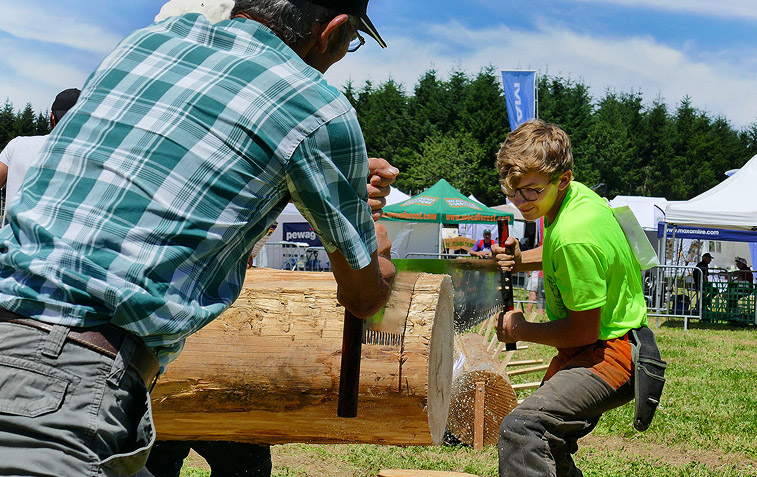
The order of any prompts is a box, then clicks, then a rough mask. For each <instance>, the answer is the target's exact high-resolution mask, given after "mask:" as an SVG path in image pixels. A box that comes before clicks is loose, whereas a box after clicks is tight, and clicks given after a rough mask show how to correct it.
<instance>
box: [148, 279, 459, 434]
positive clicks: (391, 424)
mask: <svg viewBox="0 0 757 477" xmlns="http://www.w3.org/2000/svg"><path fill="white" fill-rule="evenodd" d="M452 296H453V293H452V283H451V280H450V278H449V277H448V276H446V275H429V274H421V275H420V276H419V277H418V279H417V281H416V284H415V288H414V291H413V294H412V299H411V303H410V310H409V313H408V318H407V323H406V326H405V332H404V340H403V345H402V347H401V348H400V347H391V346H379V345H372V344H365V345H363V352H362V364H361V378H360V395H359V406H358V417H357V418H353V419H343V418H338V417H337V413H336V410H337V406H336V404H337V394H338V386H339V366H340V356H341V343H342V326H343V323H344V320H343V317H344V308H343V307H341V306H340V305H338V303H337V301H336V283H335V281H334V278H333V275H332V274H330V273H318V272H291V271H280V270H271V269H253V270H250V271H249V272H248V274H247V277H246V280H245V284H244V290H243V292H242V294H241V295H240V297H239V298H238V299H237V301H236V302H235V303H234V304H233V306H232V307H231V308H230V309H229V310H227V311H226V312H225V313H224V314H222V315H221V316H220V317H219V318H217V319H216V320H214V321H213V322H212V323H210V324H209V325H208V326H206V327H205V328H203V329H201V330H200V331H199V332H197V333H195V334H194V335H192V336H190V337H189V338H188V339H187V342H186V346H185V348H184V350H183V351H182V353H181V355H180V356H179V358H178V359H177V360H176V361H175V362H173V363H171V364H170V365H169V366H168V369H167V371H166V373H165V374H164V375H163V376H161V378H160V380H159V381H158V385H157V386H156V388H155V390H154V391H153V393H152V401H153V414H154V418H155V423H156V427H157V431H158V438H159V439H177V440H188V439H203V440H233V441H239V442H253V443H267V444H280V443H291V442H311V443H337V442H345V443H346V442H350V443H372V444H395V445H431V444H440V443H441V441H442V438H443V434H444V428H445V425H446V421H447V414H448V410H449V402H450V387H451V381H452V364H453V343H452V340H453V323H452V320H453V303H452Z"/></svg>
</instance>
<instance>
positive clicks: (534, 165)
mask: <svg viewBox="0 0 757 477" xmlns="http://www.w3.org/2000/svg"><path fill="white" fill-rule="evenodd" d="M572 169H573V152H572V151H571V146H570V138H569V137H568V134H567V133H566V132H565V131H563V130H562V129H560V128H559V127H558V126H556V125H554V124H551V123H548V122H545V121H542V120H541V119H532V120H531V121H528V122H525V123H523V124H521V125H520V126H519V127H518V128H517V129H516V130H515V131H512V132H510V133H509V134H508V135H507V138H506V139H505V142H504V143H502V147H501V148H500V149H499V152H498V153H497V172H499V178H500V179H499V180H500V183H501V184H502V185H503V186H505V187H506V188H507V189H509V190H514V189H515V188H516V187H517V186H518V184H519V183H520V180H521V178H522V177H523V176H524V175H526V174H529V173H531V172H540V173H543V174H546V175H547V176H549V181H550V182H554V181H556V180H557V179H558V178H559V177H560V175H562V173H563V172H565V171H569V170H572Z"/></svg>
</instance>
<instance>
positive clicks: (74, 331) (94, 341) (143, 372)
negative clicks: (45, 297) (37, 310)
mask: <svg viewBox="0 0 757 477" xmlns="http://www.w3.org/2000/svg"><path fill="white" fill-rule="evenodd" d="M0 321H5V322H9V323H16V324H19V325H24V326H29V327H31V328H37V329H39V330H43V331H47V332H49V331H50V330H52V329H53V325H51V324H50V323H45V322H42V321H39V320H33V319H31V318H26V317H23V316H21V315H18V314H16V313H13V312H10V311H8V310H4V309H2V308H0ZM68 328H69V332H68V335H67V336H66V339H67V340H69V341H71V342H73V343H77V344H79V345H81V346H84V347H85V348H89V349H91V350H92V351H96V352H98V353H100V354H104V355H105V356H109V357H111V358H114V359H115V357H116V355H117V354H118V350H119V349H121V345H122V344H123V342H124V340H125V339H126V336H127V334H128V332H127V331H125V330H123V329H121V328H118V327H116V326H113V325H107V324H106V325H98V326H92V327H89V328H80V327H75V326H71V327H68ZM133 338H134V341H135V342H136V347H135V348H134V353H133V354H132V357H131V361H130V362H129V367H130V368H131V369H132V370H134V371H135V372H136V373H137V374H138V375H139V377H140V378H142V381H143V382H144V383H145V386H147V389H148V390H151V388H152V386H153V384H154V382H155V377H156V376H157V375H158V370H159V368H160V366H159V364H158V358H157V357H156V356H155V354H154V353H153V352H152V351H151V350H150V348H148V347H147V345H146V344H144V342H143V341H142V340H141V339H140V338H139V337H137V336H133Z"/></svg>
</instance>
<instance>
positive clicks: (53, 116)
mask: <svg viewBox="0 0 757 477" xmlns="http://www.w3.org/2000/svg"><path fill="white" fill-rule="evenodd" d="M57 123H58V121H56V120H55V115H54V114H53V112H52V111H50V129H52V128H54V127H55V125H56V124H57Z"/></svg>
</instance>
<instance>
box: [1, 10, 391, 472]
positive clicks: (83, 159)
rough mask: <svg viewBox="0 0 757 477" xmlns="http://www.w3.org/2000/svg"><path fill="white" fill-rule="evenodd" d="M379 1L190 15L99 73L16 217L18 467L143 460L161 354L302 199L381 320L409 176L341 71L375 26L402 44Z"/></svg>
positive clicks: (11, 366) (13, 452)
mask: <svg viewBox="0 0 757 477" xmlns="http://www.w3.org/2000/svg"><path fill="white" fill-rule="evenodd" d="M367 3H368V0H362V1H347V0H239V1H237V2H236V5H235V7H234V10H232V13H231V16H232V19H230V20H226V21H223V22H220V23H218V24H215V25H212V24H210V23H209V22H208V21H207V20H206V19H205V18H204V17H203V16H201V15H198V14H190V15H183V16H179V17H172V18H169V19H168V20H166V21H163V22H160V23H157V24H155V25H152V26H150V27H148V28H145V29H142V30H139V31H137V32H135V33H133V34H132V35H130V36H129V37H127V38H126V39H125V40H123V41H122V42H121V44H120V45H119V46H118V47H117V48H116V49H115V50H114V51H113V52H112V53H111V54H110V55H108V56H107V57H106V58H105V60H103V62H102V64H101V65H100V66H99V67H98V68H97V70H96V71H95V72H94V73H92V75H91V76H90V77H89V79H88V80H87V82H86V84H85V85H84V87H83V88H82V93H81V96H80V99H79V102H78V103H77V104H76V106H74V108H73V109H71V111H70V112H69V113H68V114H67V116H66V117H65V118H64V119H63V121H62V122H61V124H60V125H59V126H58V128H56V130H55V131H54V132H53V134H52V135H51V137H50V139H49V140H48V141H47V142H46V144H45V146H44V148H43V152H42V157H41V158H40V161H38V162H37V163H36V164H35V165H34V166H32V168H31V169H30V171H29V173H28V175H27V180H26V182H25V185H24V186H23V188H22V189H21V191H20V193H19V195H20V197H19V199H18V200H16V201H14V204H13V206H12V207H11V208H10V210H9V212H8V213H9V226H7V227H5V228H3V229H2V230H0V307H2V308H1V309H0V337H1V339H0V455H2V456H3V462H2V464H0V466H2V467H3V468H6V469H12V470H13V472H14V473H16V474H21V475H42V474H44V475H102V474H106V475H124V474H133V473H135V472H136V471H138V470H139V469H140V468H141V467H142V466H143V464H144V461H145V459H146V456H147V453H148V452H149V447H150V445H151V444H152V442H153V440H154V429H153V426H152V420H151V416H150V410H149V394H148V387H149V386H150V385H151V384H152V382H153V381H154V376H155V375H156V373H157V370H158V366H163V367H164V366H165V365H166V364H168V363H169V362H170V361H171V360H172V359H173V358H175V357H176V355H177V354H178V353H179V352H180V351H181V347H182V344H183V341H184V339H185V338H186V336H188V335H189V334H191V333H193V332H195V331H197V330H198V329H200V328H201V327H202V326H204V325H205V324H207V323H208V322H210V321H211V320H213V319H214V318H215V317H217V316H218V315H219V314H220V313H221V312H223V311H224V310H225V309H226V308H227V307H228V306H229V305H230V304H231V303H232V302H233V301H234V300H235V299H236V297H237V296H238V294H239V292H240V290H241V287H242V283H243V278H244V272H245V264H246V260H245V258H246V257H247V256H248V255H249V253H250V249H251V247H252V246H253V244H254V243H255V242H256V241H257V240H258V239H259V238H260V237H261V236H262V235H263V234H264V233H265V231H266V230H267V229H268V227H269V225H270V224H271V223H272V222H273V221H274V220H275V218H276V217H277V216H278V214H279V212H280V211H281V210H282V208H283V207H284V205H286V203H287V202H289V201H290V200H293V201H294V202H295V204H296V205H297V206H298V208H299V209H300V211H301V212H302V213H303V215H304V216H305V217H306V218H307V219H308V221H309V222H310V224H311V225H312V226H313V228H314V229H315V230H316V231H317V232H318V234H319V236H320V238H321V241H322V242H323V243H324V246H325V247H326V249H327V252H328V253H329V258H330V261H331V264H332V269H333V272H334V276H335V278H336V281H337V284H338V299H339V301H340V302H341V303H342V304H343V305H344V306H345V307H346V308H347V309H349V310H350V311H352V312H353V313H354V314H355V315H356V316H358V317H362V318H365V317H368V316H371V315H372V314H374V313H375V312H376V311H377V310H378V309H380V307H381V306H383V304H384V302H385V301H386V298H387V295H388V293H389V289H390V282H391V279H392V277H393V275H394V267H393V266H392V264H391V262H390V261H389V260H388V256H389V248H390V246H391V243H390V241H389V239H388V237H387V236H386V232H385V231H384V230H383V227H380V226H374V223H373V221H372V210H371V209H372V208H373V209H374V212H379V210H378V209H380V208H381V205H382V198H381V197H382V196H383V195H385V194H386V191H387V189H388V185H389V184H390V183H391V182H392V181H393V179H394V177H395V176H396V173H397V171H396V169H394V168H392V167H391V166H389V164H388V163H386V161H383V160H374V161H373V162H372V163H371V164H372V167H371V168H369V161H368V158H367V154H366V150H365V143H364V141H363V138H362V133H361V130H360V126H359V124H358V122H357V118H356V116H355V111H354V109H353V108H352V107H351V105H350V103H349V102H348V100H347V99H346V98H345V97H344V96H343V95H342V94H341V93H339V92H338V91H337V90H336V89H335V88H333V87H332V86H330V85H328V84H327V83H326V81H325V80H324V78H323V76H322V73H323V72H325V71H326V69H327V68H329V67H330V66H331V65H332V64H333V63H335V62H336V61H339V60H340V59H341V58H343V57H344V56H345V54H346V53H347V51H354V50H355V49H356V48H357V47H359V46H360V45H362V44H363V42H364V40H363V38H362V36H361V35H360V34H359V33H358V30H360V31H363V32H365V33H366V34H368V35H369V36H371V37H373V38H374V39H376V41H378V42H379V44H381V46H385V44H384V42H383V40H382V39H381V37H380V36H379V35H378V33H377V32H376V30H375V28H374V27H373V25H372V23H371V22H370V20H369V19H368V17H367V15H366V7H367ZM351 40H354V41H356V43H353V42H351ZM366 178H368V181H369V184H368V185H367V184H366ZM369 188H370V190H371V191H373V192H374V194H373V195H374V196H375V198H374V200H373V201H372V206H369V204H368V201H369ZM156 356H157V359H156ZM29 449H34V452H29Z"/></svg>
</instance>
